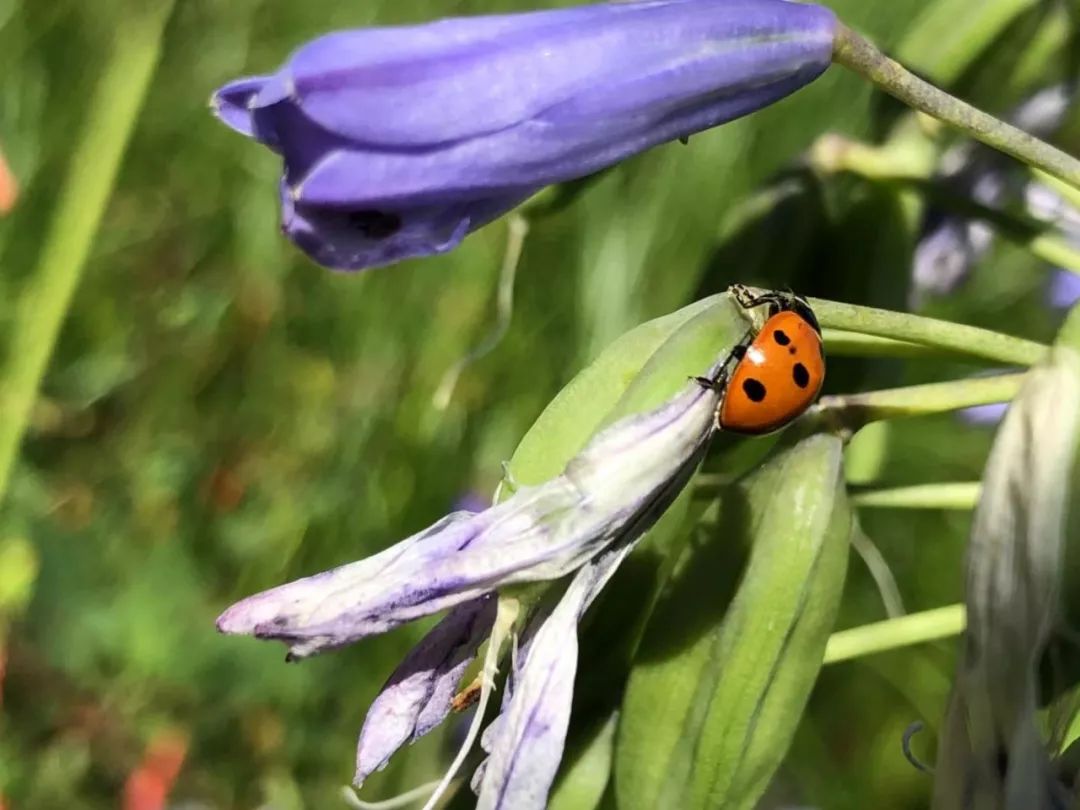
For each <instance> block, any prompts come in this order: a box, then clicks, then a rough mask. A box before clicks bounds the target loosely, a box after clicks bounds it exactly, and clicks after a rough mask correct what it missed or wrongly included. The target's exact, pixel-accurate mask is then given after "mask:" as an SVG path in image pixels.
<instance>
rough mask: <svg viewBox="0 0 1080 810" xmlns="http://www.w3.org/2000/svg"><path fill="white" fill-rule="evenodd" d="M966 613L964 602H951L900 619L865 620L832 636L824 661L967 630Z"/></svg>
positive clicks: (950, 635) (836, 661) (832, 661)
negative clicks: (872, 621) (867, 622)
mask: <svg viewBox="0 0 1080 810" xmlns="http://www.w3.org/2000/svg"><path fill="white" fill-rule="evenodd" d="M966 615H967V614H966V611H965V610H964V606H963V605H948V606H947V607H942V608H936V609H934V610H926V611H923V612H922V613H912V614H909V615H907V616H901V617H900V618H897V619H886V620H885V621H880V622H874V623H872V624H864V625H862V626H860V627H853V628H851V629H850V630H840V631H839V632H836V633H833V634H832V635H831V636H829V641H828V643H827V644H826V645H825V661H824V663H826V664H835V663H838V662H840V661H850V660H851V659H853V658H862V657H863V656H866V655H873V654H874V653H880V652H887V651H889V650H896V649H899V648H901V647H910V646H911V645H913V644H923V643H925V642H927V641H937V640H938V639H943V638H951V637H952V636H957V635H960V633H962V632H964V626H965V623H966V618H965V617H966Z"/></svg>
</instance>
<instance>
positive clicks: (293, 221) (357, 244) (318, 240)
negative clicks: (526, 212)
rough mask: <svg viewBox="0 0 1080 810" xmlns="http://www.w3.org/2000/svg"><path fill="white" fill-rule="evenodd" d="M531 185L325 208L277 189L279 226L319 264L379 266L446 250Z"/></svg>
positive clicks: (524, 193) (502, 210) (529, 192)
mask: <svg viewBox="0 0 1080 810" xmlns="http://www.w3.org/2000/svg"><path fill="white" fill-rule="evenodd" d="M532 193H533V190H532V189H529V190H525V191H518V192H515V193H512V194H507V195H502V196H494V197H487V198H483V199H476V200H468V201H459V202H450V203H446V204H444V205H430V206H423V207H417V208H408V207H405V208H401V207H393V206H391V207H386V206H367V207H356V208H349V209H344V208H323V207H318V206H314V205H306V204H302V203H297V202H295V201H294V200H293V197H292V195H291V194H290V192H289V190H288V188H287V187H286V186H285V185H284V184H283V185H282V189H281V208H282V223H281V227H282V231H283V232H284V233H285V235H286V236H288V237H289V239H290V240H292V242H293V243H294V244H296V246H297V247H299V248H300V249H301V250H303V251H304V252H305V253H306V254H307V255H308V256H310V257H311V258H312V259H313V260H315V261H316V262H318V263H319V264H321V265H324V266H326V267H331V268H334V269H337V270H359V269H362V268H369V267H379V266H381V265H385V264H391V263H393V262H397V261H401V260H402V259H408V258H412V257H415V256H429V255H433V254H438V253H445V252H446V251H448V250H450V249H451V248H454V247H456V246H457V245H458V244H459V243H460V242H461V240H462V239H464V238H465V234H466V233H468V232H469V231H472V230H475V229H476V228H479V227H480V226H481V225H484V224H486V223H488V222H490V221H491V220H493V219H495V218H496V217H498V216H500V215H502V214H504V213H506V212H507V211H509V210H510V209H512V208H514V207H516V206H517V205H518V204H520V203H521V202H522V201H523V200H525V199H526V198H528V197H530V196H531V195H532Z"/></svg>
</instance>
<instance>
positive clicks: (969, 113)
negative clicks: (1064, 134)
mask: <svg viewBox="0 0 1080 810" xmlns="http://www.w3.org/2000/svg"><path fill="white" fill-rule="evenodd" d="M833 61H835V62H836V63H837V64H841V65H844V66H845V67H847V68H850V69H851V70H853V71H855V72H856V73H858V74H860V75H862V76H865V77H866V78H867V79H869V80H870V81H872V82H873V83H874V84H876V85H878V87H880V88H881V89H882V90H884V91H885V92H886V93H888V94H889V95H891V96H895V97H896V98H898V99H900V101H903V102H904V103H905V104H908V105H909V106H911V107H914V108H915V109H917V110H921V111H922V112H924V113H928V114H929V115H932V116H934V117H935V118H939V119H940V120H942V121H944V122H946V123H948V124H951V125H953V126H954V127H956V128H957V129H959V130H961V131H962V132H966V133H967V134H968V135H970V136H972V137H973V138H976V139H977V140H980V141H982V142H983V143H985V144H987V145H988V146H992V147H993V148H995V149H997V150H999V151H1001V152H1004V153H1005V154H1007V155H1011V156H1012V157H1014V158H1016V159H1017V160H1021V161H1023V162H1024V163H1027V164H1028V165H1031V166H1034V167H1036V168H1039V169H1042V170H1043V171H1045V172H1047V173H1048V174H1051V175H1053V176H1055V177H1058V178H1060V179H1061V180H1064V181H1065V182H1067V183H1070V184H1071V185H1073V186H1076V187H1077V188H1080V161H1078V160H1077V159H1076V158H1074V157H1072V156H1070V155H1067V154H1065V153H1064V152H1062V151H1061V150H1060V149H1056V148H1054V147H1053V146H1051V145H1050V144H1048V143H1045V142H1044V141H1040V140H1039V139H1038V138H1035V137H1033V136H1032V135H1029V134H1028V133H1026V132H1024V131H1023V130H1021V129H1017V128H1016V127H1014V126H1012V125H1010V124H1006V123H1005V122H1004V121H1001V120H999V119H997V118H995V117H994V116H992V115H988V114H986V113H984V112H982V111H981V110H979V109H976V108H975V107H972V106H971V105H970V104H967V103H966V102H963V101H961V100H960V99H958V98H956V97H955V96H951V95H949V94H948V93H946V92H945V91H943V90H940V89H938V88H937V87H934V85H932V84H930V83H929V82H925V81H923V80H922V79H920V78H919V77H918V76H916V75H915V74H913V73H912V72H911V71H909V70H908V69H907V68H905V67H903V66H902V65H901V64H900V63H898V62H896V61H894V60H892V59H890V58H889V57H887V56H886V55H885V54H883V53H882V52H881V51H880V50H878V49H877V47H875V46H874V45H873V44H872V43H870V42H869V41H867V40H866V39H865V38H863V37H861V36H859V35H858V34H856V33H855V32H854V31H852V30H851V29H850V28H848V27H847V26H845V25H842V24H838V25H837V32H836V40H835V43H834V45H833Z"/></svg>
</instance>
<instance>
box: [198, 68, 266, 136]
mask: <svg viewBox="0 0 1080 810" xmlns="http://www.w3.org/2000/svg"><path fill="white" fill-rule="evenodd" d="M266 81H267V77H266V76H252V77H249V78H243V79H236V80H235V81H231V82H229V83H228V84H227V85H225V86H224V87H222V88H220V89H218V91H217V92H215V93H214V95H213V96H211V97H210V108H211V109H212V110H213V111H214V115H216V116H217V117H218V118H219V119H221V121H222V123H224V124H225V125H226V126H227V127H229V128H230V129H234V130H236V131H237V132H239V133H240V134H241V135H247V136H248V137H249V138H252V137H254V136H255V126H254V124H253V122H252V119H251V102H252V101H253V100H254V99H255V97H256V96H258V95H259V91H260V90H261V89H262V87H263V85H264V84H265V83H266Z"/></svg>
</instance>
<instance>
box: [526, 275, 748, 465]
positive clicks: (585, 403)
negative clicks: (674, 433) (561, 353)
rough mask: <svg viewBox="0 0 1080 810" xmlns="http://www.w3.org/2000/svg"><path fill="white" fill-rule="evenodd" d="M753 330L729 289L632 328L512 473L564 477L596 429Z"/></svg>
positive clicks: (657, 396)
mask: <svg viewBox="0 0 1080 810" xmlns="http://www.w3.org/2000/svg"><path fill="white" fill-rule="evenodd" d="M746 328H747V321H746V320H745V317H744V315H743V312H742V310H741V308H740V307H739V306H738V305H737V304H736V303H735V302H734V301H733V300H732V299H731V297H730V296H729V295H728V294H727V293H722V294H720V295H714V296H711V297H709V298H705V299H702V300H701V301H698V302H696V303H694V304H691V305H689V306H687V307H683V308H682V309H680V310H677V311H676V312H673V313H671V314H670V315H665V316H663V317H662V318H656V319H655V320H652V321H648V322H647V323H643V324H641V325H640V326H638V327H636V328H634V329H632V330H630V331H629V332H627V333H626V334H624V335H623V336H622V337H620V338H619V339H618V340H616V341H615V342H614V343H612V344H611V345H610V346H608V347H607V348H606V349H605V350H604V351H603V352H602V353H601V354H600V356H599V357H598V358H597V359H596V360H595V361H593V363H592V364H591V365H589V366H588V367H587V368H586V369H584V370H583V371H582V372H580V373H579V374H578V375H577V376H576V377H574V379H573V380H571V381H570V383H569V384H567V386H566V387H565V388H563V390H562V391H560V392H559V394H558V396H556V397H555V399H553V400H552V401H551V403H550V404H549V405H548V406H547V408H545V409H544V412H543V413H542V414H540V417H539V418H538V419H537V420H536V422H535V423H534V424H533V426H532V427H531V428H530V429H529V431H528V433H526V434H525V436H524V438H522V440H521V443H520V444H519V445H518V447H517V450H516V451H515V453H514V456H513V458H512V459H511V461H510V464H509V471H510V474H511V475H512V477H513V478H514V480H515V481H516V482H517V483H520V484H538V483H541V482H543V481H546V480H548V479H549V478H553V477H554V476H556V475H558V474H559V473H560V472H562V469H563V467H565V466H566V463H567V462H568V461H569V460H570V459H571V458H573V456H574V455H575V454H576V453H577V452H578V451H579V450H581V448H582V447H584V446H585V443H586V442H587V441H588V440H589V439H590V438H591V437H592V435H593V434H594V433H596V431H597V430H599V429H600V428H601V427H604V426H605V425H607V424H610V423H611V422H612V421H614V420H615V419H617V418H619V417H621V416H627V415H629V414H632V413H636V412H641V411H645V410H648V409H650V408H654V407H656V406H658V405H660V404H661V403H662V402H664V401H665V400H666V399H668V398H669V397H671V396H672V395H673V394H674V393H675V392H677V391H678V390H679V389H680V388H681V387H682V386H684V385H685V384H686V380H687V378H688V377H692V376H695V375H698V374H704V373H705V372H706V371H707V370H708V369H709V367H710V366H711V365H712V364H713V363H714V362H715V361H716V359H717V358H718V357H722V356H723V355H724V354H725V353H726V352H728V351H730V350H731V349H732V348H733V347H734V346H735V344H736V343H738V341H739V340H740V339H741V338H742V337H743V336H744V335H745V334H746Z"/></svg>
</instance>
